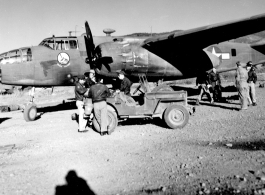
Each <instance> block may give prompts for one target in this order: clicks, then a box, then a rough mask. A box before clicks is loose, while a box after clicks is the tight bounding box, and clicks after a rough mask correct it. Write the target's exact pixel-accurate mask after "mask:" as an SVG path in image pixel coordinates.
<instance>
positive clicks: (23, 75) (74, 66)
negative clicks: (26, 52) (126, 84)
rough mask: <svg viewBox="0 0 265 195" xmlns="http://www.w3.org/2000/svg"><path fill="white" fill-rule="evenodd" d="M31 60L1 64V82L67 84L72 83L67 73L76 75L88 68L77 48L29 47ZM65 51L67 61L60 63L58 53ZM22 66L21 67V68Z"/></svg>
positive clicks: (41, 84) (42, 84) (46, 84)
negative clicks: (67, 57)
mask: <svg viewBox="0 0 265 195" xmlns="http://www.w3.org/2000/svg"><path fill="white" fill-rule="evenodd" d="M31 50H32V61H30V62H23V63H13V64H6V65H2V72H3V74H2V82H3V83H8V84H13V85H35V86H51V85H52V86H67V85H72V84H71V83H70V82H69V79H68V78H67V75H68V74H72V75H73V76H77V75H80V74H84V72H87V71H89V70H90V67H89V65H88V64H86V63H85V62H84V60H83V59H82V58H81V57H80V52H79V50H51V49H48V48H46V47H43V46H35V47H31ZM60 53H65V54H67V55H68V56H69V63H67V64H63V65H62V64H60V63H59V61H58V55H59V54H60ZM21 68H22V69H21Z"/></svg>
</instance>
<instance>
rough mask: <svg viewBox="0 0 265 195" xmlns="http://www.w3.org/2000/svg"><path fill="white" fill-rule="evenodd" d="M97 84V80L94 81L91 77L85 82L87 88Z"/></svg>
mask: <svg viewBox="0 0 265 195" xmlns="http://www.w3.org/2000/svg"><path fill="white" fill-rule="evenodd" d="M94 84H96V82H94V81H93V80H91V79H90V78H88V79H87V80H86V82H85V87H86V88H90V87H91V86H92V85H94Z"/></svg>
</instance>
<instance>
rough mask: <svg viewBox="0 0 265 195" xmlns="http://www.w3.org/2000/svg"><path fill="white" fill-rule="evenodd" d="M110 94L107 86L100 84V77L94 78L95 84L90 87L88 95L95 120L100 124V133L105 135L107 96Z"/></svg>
mask: <svg viewBox="0 0 265 195" xmlns="http://www.w3.org/2000/svg"><path fill="white" fill-rule="evenodd" d="M109 96H110V91H109V89H108V87H107V86H106V85H104V84H102V79H101V78H100V77H97V78H96V84H94V85H92V86H91V87H90V90H89V92H88V97H90V98H92V102H93V106H94V113H95V117H96V120H97V121H98V124H99V126H100V135H101V136H103V135H107V134H108V130H107V126H108V113H107V112H108V110H107V102H106V100H107V97H109Z"/></svg>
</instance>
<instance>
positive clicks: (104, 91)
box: [88, 83, 110, 103]
mask: <svg viewBox="0 0 265 195" xmlns="http://www.w3.org/2000/svg"><path fill="white" fill-rule="evenodd" d="M109 96H110V91H109V88H108V87H107V86H106V85H103V84H101V83H96V84H95V85H92V86H91V87H90V90H89V92H88V97H90V98H92V102H93V103H95V102H101V101H106V100H107V97H109Z"/></svg>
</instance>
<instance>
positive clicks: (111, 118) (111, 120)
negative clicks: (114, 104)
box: [93, 110, 118, 135]
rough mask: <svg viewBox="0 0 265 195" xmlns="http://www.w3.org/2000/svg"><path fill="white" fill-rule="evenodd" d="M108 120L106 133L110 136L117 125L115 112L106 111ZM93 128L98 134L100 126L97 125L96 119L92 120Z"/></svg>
mask: <svg viewBox="0 0 265 195" xmlns="http://www.w3.org/2000/svg"><path fill="white" fill-rule="evenodd" d="M108 119H109V125H108V133H109V135H110V134H111V133H113V132H114V130H115V129H116V127H117V125H118V118H117V115H116V113H115V112H113V111H110V110H108ZM93 126H94V129H95V130H96V131H97V132H100V126H99V124H98V121H97V119H96V117H94V118H93Z"/></svg>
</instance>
